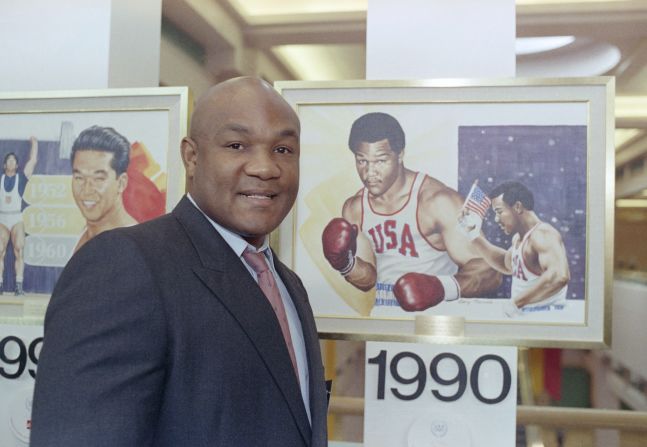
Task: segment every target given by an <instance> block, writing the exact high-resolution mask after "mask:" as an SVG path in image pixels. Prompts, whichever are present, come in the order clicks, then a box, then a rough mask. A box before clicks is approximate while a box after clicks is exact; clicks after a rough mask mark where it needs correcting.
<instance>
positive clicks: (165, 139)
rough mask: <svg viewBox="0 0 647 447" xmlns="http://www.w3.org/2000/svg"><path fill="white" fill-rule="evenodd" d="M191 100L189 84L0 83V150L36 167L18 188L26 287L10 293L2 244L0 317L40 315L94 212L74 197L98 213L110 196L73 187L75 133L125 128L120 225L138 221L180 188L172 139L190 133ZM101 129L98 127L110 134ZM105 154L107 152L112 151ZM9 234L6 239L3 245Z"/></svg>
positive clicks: (35, 319)
mask: <svg viewBox="0 0 647 447" xmlns="http://www.w3.org/2000/svg"><path fill="white" fill-rule="evenodd" d="M189 103H190V92H189V89H188V88H187V87H155V88H124V89H103V90H76V91H34V92H10V93H0V156H2V157H5V156H6V155H7V154H8V153H9V152H14V153H16V156H17V159H18V165H19V166H18V172H22V168H26V166H27V163H29V160H32V156H33V157H34V158H36V159H37V161H36V163H35V165H34V163H33V162H32V163H31V165H32V166H33V170H32V169H31V167H30V169H29V170H28V173H29V174H33V175H31V176H30V178H29V179H28V181H27V182H26V187H25V186H24V185H23V186H22V187H23V188H24V190H21V192H20V193H19V197H18V198H19V200H21V201H22V209H21V210H20V213H22V224H23V226H24V229H25V234H26V237H25V241H24V248H23V257H24V275H23V284H22V286H23V291H24V292H25V295H14V292H13V286H12V283H13V282H14V278H15V276H14V274H13V273H15V272H12V271H9V272H8V270H11V264H12V263H13V262H14V261H13V259H14V254H13V253H7V254H6V255H5V258H4V259H5V269H4V281H3V282H4V294H3V295H1V296H0V323H7V324H42V321H43V317H44V312H45V309H46V306H47V303H48V302H49V296H50V294H51V291H52V289H53V287H54V284H55V282H56V280H57V278H58V276H59V274H60V272H61V270H62V268H63V266H64V265H65V264H66V262H67V260H68V259H69V257H70V256H71V254H72V253H73V252H74V251H75V250H76V249H77V248H78V247H79V246H80V244H81V242H80V241H81V240H83V241H85V240H86V239H88V238H89V237H91V236H92V235H90V233H89V232H88V231H86V229H87V228H88V227H87V225H88V224H87V222H90V220H89V219H93V218H97V217H96V216H95V217H88V215H86V214H84V212H83V210H81V205H80V204H79V203H80V202H79V201H81V200H85V201H86V202H85V203H86V204H87V205H88V207H94V208H95V211H94V212H95V213H97V212H99V213H100V212H101V210H98V209H97V207H98V206H99V205H100V202H101V200H108V198H109V197H108V196H105V195H104V196H101V197H103V198H99V197H100V196H99V195H97V194H98V193H96V191H95V193H94V194H95V197H94V198H92V197H90V198H87V197H89V196H87V197H80V194H81V193H77V195H74V194H73V192H72V189H73V188H72V186H71V185H72V177H73V176H72V166H71V150H72V146H73V143H74V141H75V139H76V138H77V137H78V136H79V134H81V133H82V132H83V131H88V129H90V128H91V127H92V126H99V128H94V129H95V130H94V131H96V132H101V128H103V129H104V130H105V129H106V128H111V129H114V131H116V133H117V134H118V135H121V136H123V137H125V139H126V140H127V141H126V142H125V143H123V144H122V147H127V148H128V151H127V152H125V153H126V157H127V159H128V160H129V164H128V163H127V165H128V166H127V172H126V176H127V182H126V183H124V185H125V189H124V190H123V191H122V192H120V196H119V200H120V201H121V202H122V204H123V206H124V209H125V210H126V212H127V213H128V215H129V216H130V218H129V219H128V220H129V223H123V224H119V225H117V226H123V225H128V224H132V223H134V222H141V221H144V220H148V219H150V218H153V217H155V216H157V215H160V214H163V213H165V212H167V211H170V210H171V209H172V208H173V207H174V206H175V204H176V203H177V202H178V201H179V199H180V198H181V196H182V194H183V193H184V188H185V175H184V167H183V164H182V161H181V158H180V151H179V147H180V141H181V139H182V138H183V137H184V136H185V135H186V133H187V128H188V119H189V107H190V104H189ZM94 131H92V132H94ZM106 132H107V133H105V134H104V136H105V135H108V133H110V135H114V134H112V133H111V132H112V131H106ZM88 135H90V134H88ZM96 135H99V134H96ZM93 138H103V136H102V137H99V136H95V137H93ZM106 138H110V137H109V136H108V137H106ZM115 138H117V137H115ZM34 145H35V148H36V151H35V152H34ZM128 146H129V147H128ZM90 152H92V151H90ZM94 152H97V151H94ZM99 152H100V151H99ZM103 153H104V155H105V154H106V153H105V152H103ZM107 157H108V158H110V159H111V160H114V157H115V155H114V154H107ZM111 157H112V158H111ZM77 158H78V157H77ZM25 160H26V161H27V163H25ZM21 161H22V164H21ZM110 163H112V161H111V162H110ZM110 166H112V164H111V165H110ZM92 169H95V168H92ZM97 169H99V168H97ZM115 169H116V168H115ZM119 169H121V168H119ZM80 170H81V168H79V172H80ZM99 170H100V169H99ZM108 171H110V169H108ZM75 172H77V169H76V168H75ZM97 172H98V171H97ZM115 172H116V171H115ZM117 175H118V174H117ZM25 178H26V177H25ZM75 178H76V174H75ZM78 179H79V180H78V181H79V182H80V181H83V182H84V183H83V184H84V185H94V184H95V183H96V182H97V181H98V180H97V179H96V178H92V179H91V178H90V177H87V178H86V177H82V175H81V173H79V176H78ZM19 181H20V180H19ZM75 181H76V180H75ZM0 186H2V185H0ZM87 188H88V189H90V188H92V186H87ZM0 189H2V191H5V190H6V188H5V187H2V188H0ZM88 194H90V193H88ZM109 199H110V200H113V199H114V198H109ZM113 201H114V200H113ZM115 203H116V202H115ZM0 208H1V207H0ZM86 211H87V210H86ZM87 212H89V211H87ZM0 214H2V209H0ZM0 217H2V216H0ZM99 218H100V217H99ZM0 223H1V222H0ZM12 224H13V223H9V224H8V225H12ZM12 244H13V242H10V243H9V244H8V247H9V248H8V249H7V251H8V252H10V251H12V250H11V246H12ZM9 258H11V259H9ZM14 270H15V269H14ZM0 281H1V279H0ZM8 283H9V284H8Z"/></svg>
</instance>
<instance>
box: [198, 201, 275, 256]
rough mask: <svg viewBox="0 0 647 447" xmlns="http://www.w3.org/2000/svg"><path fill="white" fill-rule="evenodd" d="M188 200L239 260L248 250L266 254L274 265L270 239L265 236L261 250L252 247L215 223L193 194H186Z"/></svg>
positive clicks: (235, 234) (237, 235)
mask: <svg viewBox="0 0 647 447" xmlns="http://www.w3.org/2000/svg"><path fill="white" fill-rule="evenodd" d="M186 196H187V198H188V199H189V201H190V202H191V203H192V204H193V206H195V207H196V208H197V209H198V211H200V212H201V213H202V215H203V216H204V217H206V218H207V220H208V221H209V223H210V224H211V225H212V226H213V227H214V228H215V229H216V231H217V232H218V233H219V234H220V236H222V238H223V239H224V240H225V242H227V245H229V246H230V247H231V249H232V250H233V251H234V253H236V256H238V257H239V258H240V257H241V256H242V255H243V252H244V251H245V250H246V249H249V250H251V251H254V252H257V253H264V254H265V256H266V257H267V258H268V259H269V260H270V261H271V262H272V265H273V264H274V261H273V258H272V250H268V248H269V246H270V238H268V237H267V236H265V239H263V244H262V245H261V247H260V248H256V247H254V246H253V245H251V244H250V243H249V242H247V241H246V240H245V239H243V238H242V237H241V236H240V235H239V234H237V233H234V232H233V231H231V230H229V229H227V228H225V227H223V226H222V225H220V224H219V223H217V222H216V221H214V220H213V219H212V218H210V217H209V216H207V215H206V214H205V212H204V211H202V210H201V209H200V207H199V206H198V204H197V203H195V201H194V200H193V197H191V194H189V193H187V194H186Z"/></svg>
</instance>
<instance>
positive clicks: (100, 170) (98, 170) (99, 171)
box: [72, 168, 109, 175]
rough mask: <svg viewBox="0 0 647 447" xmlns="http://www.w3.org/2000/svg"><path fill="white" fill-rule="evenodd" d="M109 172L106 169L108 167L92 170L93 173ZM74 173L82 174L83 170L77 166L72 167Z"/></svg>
mask: <svg viewBox="0 0 647 447" xmlns="http://www.w3.org/2000/svg"><path fill="white" fill-rule="evenodd" d="M108 172H109V171H108V170H106V169H97V170H95V171H92V173H91V174H106V175H107V174H108ZM72 173H74V174H82V172H81V170H80V169H77V168H72Z"/></svg>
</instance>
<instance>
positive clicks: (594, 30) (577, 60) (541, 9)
mask: <svg viewBox="0 0 647 447" xmlns="http://www.w3.org/2000/svg"><path fill="white" fill-rule="evenodd" d="M367 2H368V0H271V1H270V0H164V1H163V13H164V15H165V17H166V18H167V19H169V20H170V21H172V22H173V23H174V24H175V25H176V26H178V27H179V28H181V29H182V30H183V31H184V32H186V33H187V34H188V35H189V36H190V37H191V38H193V39H194V40H195V41H196V42H198V43H199V44H202V45H203V46H204V47H209V46H210V45H213V42H212V41H210V40H209V38H208V36H209V35H210V33H209V30H208V27H209V24H210V23H214V18H213V17H208V15H209V14H216V12H211V13H209V12H207V11H210V10H213V9H214V7H215V8H216V9H219V10H221V11H226V12H227V13H228V14H229V15H231V16H233V17H234V18H235V21H236V22H237V24H238V27H239V28H241V29H243V32H244V42H245V45H247V46H249V47H251V48H255V49H258V50H260V51H261V52H263V53H265V54H266V55H267V57H269V58H271V59H272V60H274V61H276V62H277V63H278V64H279V65H282V66H283V68H284V69H285V72H286V73H290V74H291V76H292V77H293V78H294V79H304V80H344V79H363V78H364V77H365V63H366V62H365V59H366V58H365V52H366V49H365V39H366V7H367ZM181 4H187V5H189V6H190V7H191V8H192V10H195V11H197V12H198V14H203V15H204V20H202V19H200V20H198V21H196V20H195V17H192V18H191V21H187V20H188V19H187V17H186V16H185V15H183V14H181V13H179V11H182V8H178V5H181ZM198 22H199V23H198ZM212 31H214V32H215V33H216V34H217V33H221V34H222V32H223V30H212ZM516 31H517V37H540V36H575V37H576V39H575V41H574V42H572V43H570V44H568V45H566V46H564V47H561V48H558V49H555V50H553V51H548V52H543V53H535V54H526V55H519V56H517V75H518V76H524V77H525V76H538V77H560V76H581V75H612V76H615V77H616V93H617V94H618V95H619V96H621V97H622V98H619V99H620V100H621V102H622V104H623V105H622V107H618V108H617V121H616V126H617V128H618V132H617V136H616V149H617V151H618V158H620V159H622V158H623V156H624V157H625V158H627V157H633V156H634V155H635V154H637V153H638V154H640V153H643V152H647V132H646V131H647V0H517V1H516ZM212 34H213V33H212ZM625 110H627V112H624V111H625ZM625 113H626V114H625ZM621 152H625V153H626V154H627V155H623V154H621ZM630 154H631V155H630Z"/></svg>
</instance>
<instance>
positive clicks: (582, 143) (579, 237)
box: [458, 126, 587, 299]
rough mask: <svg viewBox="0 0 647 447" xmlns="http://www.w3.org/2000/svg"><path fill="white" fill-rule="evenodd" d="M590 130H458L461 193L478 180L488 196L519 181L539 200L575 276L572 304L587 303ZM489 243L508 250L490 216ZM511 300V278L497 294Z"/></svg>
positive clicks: (487, 221)
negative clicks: (505, 183) (587, 198)
mask: <svg viewBox="0 0 647 447" xmlns="http://www.w3.org/2000/svg"><path fill="white" fill-rule="evenodd" d="M586 178H587V171H586V126H461V127H459V129H458V191H459V192H460V193H461V194H462V195H463V196H466V195H467V193H468V192H469V189H470V187H471V186H472V183H473V182H474V180H475V179H478V180H479V185H480V186H481V188H482V189H483V190H484V191H485V193H486V194H487V193H489V192H490V190H492V189H493V188H494V187H495V186H497V185H498V184H500V183H502V182H504V181H507V180H516V181H519V182H521V183H523V184H525V185H526V186H527V187H528V188H529V189H530V191H532V192H533V194H534V197H535V212H536V213H537V215H538V217H539V218H540V219H541V220H543V221H545V222H548V223H550V224H551V225H553V226H554V227H555V228H556V229H557V230H559V232H560V233H561V235H562V238H563V240H564V245H565V246H566V256H567V257H568V262H569V267H570V271H571V281H570V282H569V284H568V298H569V299H584V296H585V295H584V279H585V270H586V259H585V256H586ZM483 231H484V233H485V237H486V238H487V239H488V240H489V241H490V242H492V243H494V244H495V245H498V246H499V247H502V248H505V249H507V248H508V247H510V241H511V239H512V235H511V236H507V235H506V234H505V233H504V232H503V230H501V229H500V228H499V226H498V225H497V224H496V223H495V222H494V213H493V212H492V211H491V210H490V211H489V212H488V214H487V215H486V219H485V222H484V223H483ZM493 296H496V297H509V296H510V277H509V276H506V277H505V279H504V282H503V284H502V285H501V287H500V288H499V289H498V290H497V291H496V292H495V293H494V294H493Z"/></svg>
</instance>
